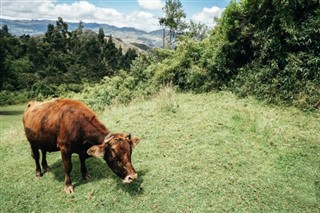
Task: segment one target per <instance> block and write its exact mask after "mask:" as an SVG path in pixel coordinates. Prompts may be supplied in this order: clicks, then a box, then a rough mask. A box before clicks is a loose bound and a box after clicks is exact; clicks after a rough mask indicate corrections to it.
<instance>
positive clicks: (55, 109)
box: [23, 99, 95, 151]
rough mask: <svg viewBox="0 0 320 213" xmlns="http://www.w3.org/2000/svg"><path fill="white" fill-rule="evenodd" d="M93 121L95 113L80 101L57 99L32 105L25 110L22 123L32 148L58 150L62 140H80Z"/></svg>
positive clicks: (31, 103) (32, 103)
mask: <svg viewBox="0 0 320 213" xmlns="http://www.w3.org/2000/svg"><path fill="white" fill-rule="evenodd" d="M94 118H95V114H94V113H93V112H92V111H91V110H90V109H89V108H88V107H87V106H85V105H84V104H83V103H81V102H79V101H76V100H69V99H54V100H51V101H47V102H36V101H32V102H29V104H28V107H27V109H26V110H25V111H24V115H23V124H24V128H25V133H26V137H27V139H28V141H29V142H30V143H31V144H32V145H34V146H36V147H38V148H40V149H46V150H48V151H57V150H58V149H59V144H57V143H58V141H57V140H58V139H59V138H60V139H63V140H65V141H67V142H73V141H79V140H81V137H82V134H83V129H84V127H83V125H86V123H88V121H90V120H92V119H94Z"/></svg>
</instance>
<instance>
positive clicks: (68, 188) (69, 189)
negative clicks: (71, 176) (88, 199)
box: [64, 185, 73, 194]
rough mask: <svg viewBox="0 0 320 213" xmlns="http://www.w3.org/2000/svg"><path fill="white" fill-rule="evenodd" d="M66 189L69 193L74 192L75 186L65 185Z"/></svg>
mask: <svg viewBox="0 0 320 213" xmlns="http://www.w3.org/2000/svg"><path fill="white" fill-rule="evenodd" d="M64 191H65V192H66V193H67V194H71V193H73V186H72V185H70V186H65V187H64Z"/></svg>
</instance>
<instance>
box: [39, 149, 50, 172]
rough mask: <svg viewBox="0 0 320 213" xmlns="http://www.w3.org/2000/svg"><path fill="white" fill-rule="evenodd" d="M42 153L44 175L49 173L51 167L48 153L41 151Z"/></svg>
mask: <svg viewBox="0 0 320 213" xmlns="http://www.w3.org/2000/svg"><path fill="white" fill-rule="evenodd" d="M41 153H42V162H41V165H42V169H43V171H44V173H45V172H49V166H48V163H47V151H44V150H41Z"/></svg>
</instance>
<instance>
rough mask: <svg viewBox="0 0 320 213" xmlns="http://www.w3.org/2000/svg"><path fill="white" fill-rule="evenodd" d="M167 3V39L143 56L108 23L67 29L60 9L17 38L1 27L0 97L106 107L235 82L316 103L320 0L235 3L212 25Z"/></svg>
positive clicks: (253, 92) (163, 21)
mask: <svg viewBox="0 0 320 213" xmlns="http://www.w3.org/2000/svg"><path fill="white" fill-rule="evenodd" d="M169 2H173V3H178V4H177V5H176V6H177V7H173V8H169V7H167V8H164V12H165V15H166V16H165V17H163V18H160V19H159V23H160V26H162V27H163V30H164V32H167V34H164V35H166V37H167V39H165V38H164V41H167V45H165V42H164V47H163V48H157V49H151V50H149V51H148V52H145V53H142V54H138V53H137V52H136V51H135V50H134V49H130V50H128V51H127V52H126V53H124V52H123V51H122V49H121V48H120V49H118V48H116V47H115V45H114V43H113V41H112V35H110V36H109V39H105V34H104V32H103V29H102V28H101V29H100V30H99V33H97V34H90V33H86V31H85V30H84V26H83V23H82V22H80V23H79V27H78V29H76V30H74V31H71V32H70V31H68V24H67V23H66V22H64V21H63V19H62V18H61V17H59V18H58V20H57V21H56V25H52V24H49V25H48V29H47V32H46V33H45V34H44V35H41V36H35V37H30V36H29V35H24V36H21V37H17V36H14V35H11V34H10V29H8V27H7V26H2V29H1V31H0V70H1V79H0V90H1V91H0V105H8V104H16V103H21V102H26V101H27V100H30V99H40V100H41V99H45V98H51V97H72V98H77V99H81V100H84V101H85V102H86V103H87V104H89V105H90V106H92V107H93V108H95V109H103V107H104V106H105V105H107V104H112V103H123V104H127V103H129V102H130V101H131V100H133V99H135V98H147V97H150V96H151V95H154V94H156V93H157V92H158V91H159V89H160V88H162V87H165V86H170V87H174V88H175V89H176V90H177V91H181V92H183V91H192V92H195V93H204V92H210V91H219V90H229V91H232V92H233V93H235V94H237V95H238V96H240V97H244V96H254V97H256V98H257V99H259V100H263V101H266V102H268V103H272V104H279V105H285V106H296V107H298V108H300V109H302V110H313V109H315V108H319V105H320V99H319V97H320V70H319V67H320V4H319V1H318V0H293V1H288V0H284V1H274V0H261V1H248V0H240V1H231V3H230V4H229V5H228V6H227V7H226V9H225V11H224V12H223V15H222V17H220V18H218V19H216V22H217V25H216V26H215V27H214V28H213V29H210V30H209V31H208V32H204V31H205V30H204V27H203V26H202V25H200V24H199V25H196V24H194V23H193V24H186V23H185V22H183V21H182V20H183V18H184V17H185V14H184V12H183V8H182V5H181V3H180V2H179V1H169ZM166 9H167V10H174V11H175V13H173V14H175V15H176V17H170V14H171V13H169V12H168V11H166ZM166 12H167V13H166ZM187 25H188V26H187Z"/></svg>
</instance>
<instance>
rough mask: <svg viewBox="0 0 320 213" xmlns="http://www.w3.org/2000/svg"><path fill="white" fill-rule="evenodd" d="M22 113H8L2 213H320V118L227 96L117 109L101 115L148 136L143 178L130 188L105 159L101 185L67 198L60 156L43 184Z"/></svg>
mask: <svg viewBox="0 0 320 213" xmlns="http://www.w3.org/2000/svg"><path fill="white" fill-rule="evenodd" d="M22 110H23V107H21V106H12V107H3V108H1V109H0V115H1V117H0V127H1V128H0V133H1V141H0V157H1V161H2V165H1V167H0V174H1V179H0V186H1V191H0V212H91V211H94V212H102V211H104V212H105V211H109V212H110V211H111V212H320V144H319V140H320V125H319V123H320V114H319V113H318V112H314V113H305V112H301V111H299V110H297V109H295V108H282V107H272V106H266V105H264V104H262V103H261V102H258V101H256V100H253V99H250V98H247V99H238V98H236V97H235V96H234V95H232V94H230V93H226V92H219V93H211V94H199V95H194V94H189V93H188V94H177V93H175V92H173V91H172V90H170V89H165V90H163V91H162V92H161V93H160V94H159V95H158V96H157V97H155V98H154V99H152V100H149V101H143V102H139V101H136V102H134V103H132V104H130V105H129V106H113V107H110V108H108V109H106V111H104V112H102V113H101V114H100V115H99V118H100V120H101V121H102V122H103V123H104V124H105V125H106V126H107V127H108V128H110V129H111V130H112V131H115V132H131V133H132V134H133V135H138V136H140V137H141V142H140V144H139V145H138V146H137V148H136V149H135V150H134V151H133V159H132V162H133V165H134V167H135V169H136V170H137V171H138V173H139V180H138V181H137V182H135V183H133V184H132V185H123V184H122V183H121V181H120V180H119V179H118V178H117V177H115V175H113V173H112V172H111V170H110V169H108V168H107V166H106V165H105V163H104V162H103V161H102V160H101V159H93V158H92V159H89V160H87V166H88V169H89V172H90V173H91V176H92V178H91V179H90V180H89V181H82V180H80V178H81V175H80V172H79V160H78V157H77V156H76V155H74V156H73V171H72V179H73V182H74V185H75V193H74V194H72V195H66V194H65V193H64V191H63V184H64V183H63V182H64V177H63V170H62V162H61V157H60V154H59V153H58V152H56V153H50V154H49V155H48V163H49V166H50V168H51V172H49V173H46V174H45V175H44V176H43V177H42V178H41V179H40V180H36V179H35V174H34V170H35V166H34V162H33V159H32V158H31V156H30V148H29V144H28V142H27V141H26V139H25V136H24V133H23V128H22V122H21V117H22Z"/></svg>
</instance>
